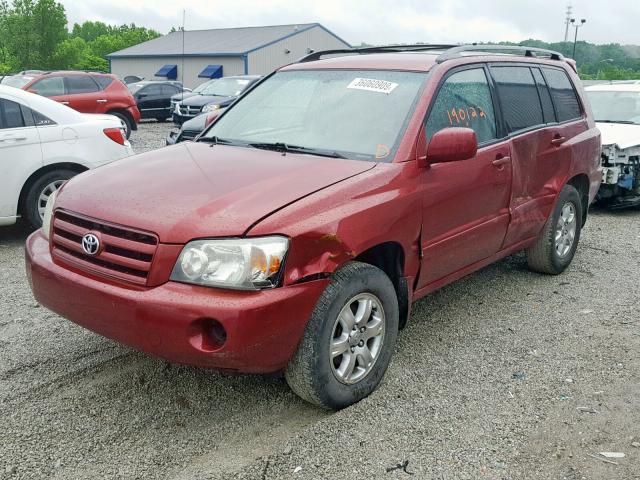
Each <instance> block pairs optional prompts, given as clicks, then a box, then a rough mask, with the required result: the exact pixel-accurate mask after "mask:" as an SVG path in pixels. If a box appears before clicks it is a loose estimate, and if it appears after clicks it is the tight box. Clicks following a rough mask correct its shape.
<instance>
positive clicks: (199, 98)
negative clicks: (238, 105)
mask: <svg viewBox="0 0 640 480" xmlns="http://www.w3.org/2000/svg"><path fill="white" fill-rule="evenodd" d="M235 98H236V97H223V96H219V95H195V96H193V97H190V98H187V99H186V100H185V101H184V102H182V104H183V105H184V106H188V107H204V106H205V105H208V104H210V103H215V104H217V105H222V104H225V103H230V102H232V101H233V100H235Z"/></svg>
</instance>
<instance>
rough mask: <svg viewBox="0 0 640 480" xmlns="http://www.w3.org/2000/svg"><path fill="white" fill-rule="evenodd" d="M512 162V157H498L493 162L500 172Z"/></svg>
mask: <svg viewBox="0 0 640 480" xmlns="http://www.w3.org/2000/svg"><path fill="white" fill-rule="evenodd" d="M510 162H511V157H509V156H506V155H498V156H497V157H496V159H495V160H494V161H493V162H491V164H492V165H493V166H494V167H497V168H498V170H502V169H503V168H504V166H505V165H506V164H507V163H510Z"/></svg>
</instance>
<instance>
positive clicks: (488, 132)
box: [418, 65, 511, 288]
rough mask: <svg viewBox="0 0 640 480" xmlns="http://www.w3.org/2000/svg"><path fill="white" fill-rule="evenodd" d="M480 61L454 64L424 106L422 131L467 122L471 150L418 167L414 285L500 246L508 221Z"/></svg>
mask: <svg viewBox="0 0 640 480" xmlns="http://www.w3.org/2000/svg"><path fill="white" fill-rule="evenodd" d="M496 110H497V109H496V103H495V97H494V95H493V94H492V90H491V86H490V82H489V78H488V75H487V69H486V67H484V66H482V65H474V66H472V67H471V68H469V67H465V68H463V69H458V70H454V71H452V72H451V73H449V74H448V76H447V77H445V80H444V82H443V83H442V85H441V86H440V88H439V91H438V93H437V95H436V97H435V100H434V102H433V104H432V106H431V108H430V111H429V114H428V117H427V122H426V126H425V132H426V136H427V143H428V142H429V140H430V138H431V137H432V136H433V134H434V133H435V132H437V131H439V130H442V129H444V128H448V127H467V128H472V129H473V130H474V131H475V132H476V135H477V138H478V152H477V155H476V156H475V157H474V158H472V159H469V160H464V161H460V162H452V163H441V164H432V165H430V167H429V168H428V169H425V171H424V173H423V177H424V178H423V181H424V196H423V220H422V221H423V231H422V253H423V264H422V268H421V271H420V278H419V280H418V288H420V287H424V286H426V285H428V284H430V283H432V282H435V281H437V280H440V279H442V278H444V277H446V276H447V275H449V274H452V273H455V272H456V271H458V270H460V269H463V268H465V267H468V266H470V265H473V264H474V263H476V262H479V261H481V260H483V259H486V258H488V257H490V256H491V255H493V254H495V253H496V252H498V250H500V246H501V245H502V242H503V240H504V236H505V234H506V232H507V227H508V224H509V194H510V187H511V160H510V158H509V157H510V153H509V141H508V139H505V138H502V133H501V130H500V128H499V123H498V121H497V118H496Z"/></svg>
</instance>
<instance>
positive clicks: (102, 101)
mask: <svg viewBox="0 0 640 480" xmlns="http://www.w3.org/2000/svg"><path fill="white" fill-rule="evenodd" d="M96 102H98V103H107V101H106V100H104V99H100V100H96Z"/></svg>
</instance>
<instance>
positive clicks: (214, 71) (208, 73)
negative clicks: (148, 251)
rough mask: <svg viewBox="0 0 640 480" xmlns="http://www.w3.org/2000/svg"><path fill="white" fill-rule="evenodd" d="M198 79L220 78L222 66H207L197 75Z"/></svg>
mask: <svg viewBox="0 0 640 480" xmlns="http://www.w3.org/2000/svg"><path fill="white" fill-rule="evenodd" d="M198 77H200V78H222V65H207V68H205V69H204V70H202V71H201V72H200V74H199V75H198Z"/></svg>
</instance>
